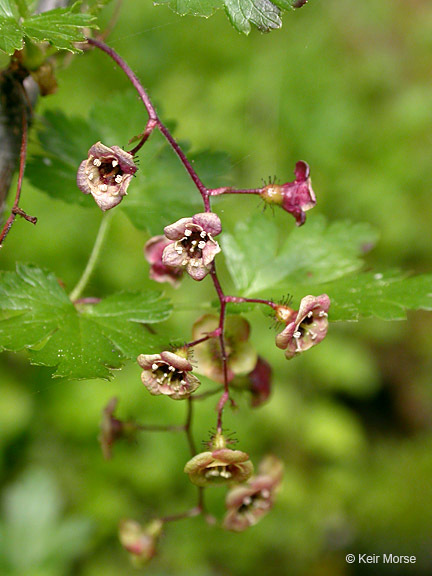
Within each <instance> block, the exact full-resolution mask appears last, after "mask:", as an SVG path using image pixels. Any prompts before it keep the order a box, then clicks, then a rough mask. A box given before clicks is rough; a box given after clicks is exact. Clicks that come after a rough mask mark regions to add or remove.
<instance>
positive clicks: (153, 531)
mask: <svg viewBox="0 0 432 576" xmlns="http://www.w3.org/2000/svg"><path fill="white" fill-rule="evenodd" d="M162 526H163V523H162V521H161V520H153V521H152V522H150V523H149V524H147V525H146V526H141V524H139V523H138V522H135V521H134V520H123V521H122V522H120V526H119V540H120V543H121V545H122V546H123V548H124V549H125V550H126V551H127V552H129V555H130V558H131V560H132V563H133V564H134V565H135V566H136V567H140V566H143V565H144V564H147V562H149V561H150V560H151V559H152V558H153V556H154V555H155V554H156V545H157V542H158V539H159V537H160V535H161V533H162Z"/></svg>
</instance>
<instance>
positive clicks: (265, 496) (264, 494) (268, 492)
mask: <svg viewBox="0 0 432 576" xmlns="http://www.w3.org/2000/svg"><path fill="white" fill-rule="evenodd" d="M261 496H262V497H263V498H269V497H270V491H269V490H266V489H265V488H264V490H261Z"/></svg>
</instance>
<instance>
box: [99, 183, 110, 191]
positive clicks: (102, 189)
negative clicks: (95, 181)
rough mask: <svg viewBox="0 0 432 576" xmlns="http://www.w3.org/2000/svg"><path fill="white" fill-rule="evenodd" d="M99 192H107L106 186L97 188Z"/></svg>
mask: <svg viewBox="0 0 432 576" xmlns="http://www.w3.org/2000/svg"><path fill="white" fill-rule="evenodd" d="M99 190H101V191H102V192H106V191H107V190H108V186H107V185H106V184H101V185H100V186H99Z"/></svg>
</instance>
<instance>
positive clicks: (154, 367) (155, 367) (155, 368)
mask: <svg viewBox="0 0 432 576" xmlns="http://www.w3.org/2000/svg"><path fill="white" fill-rule="evenodd" d="M158 368H159V366H158V365H157V364H156V362H154V364H152V370H157V369H158Z"/></svg>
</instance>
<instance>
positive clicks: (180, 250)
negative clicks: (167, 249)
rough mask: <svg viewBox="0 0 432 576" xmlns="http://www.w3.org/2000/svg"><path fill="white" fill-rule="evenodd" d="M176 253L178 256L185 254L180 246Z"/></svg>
mask: <svg viewBox="0 0 432 576" xmlns="http://www.w3.org/2000/svg"><path fill="white" fill-rule="evenodd" d="M175 251H176V252H177V254H183V248H180V246H178V247H177V248H176V249H175Z"/></svg>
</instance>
